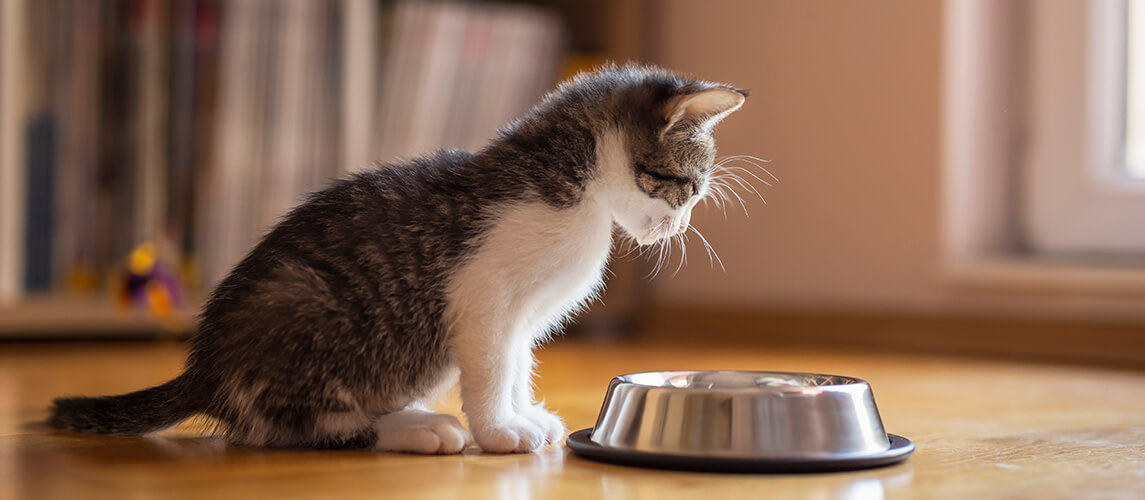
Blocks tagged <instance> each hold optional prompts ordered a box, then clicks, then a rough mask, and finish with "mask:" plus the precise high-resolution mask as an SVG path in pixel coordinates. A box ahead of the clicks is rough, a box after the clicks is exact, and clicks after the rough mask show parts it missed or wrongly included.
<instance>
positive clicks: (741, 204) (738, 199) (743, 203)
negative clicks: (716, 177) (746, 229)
mask: <svg viewBox="0 0 1145 500" xmlns="http://www.w3.org/2000/svg"><path fill="white" fill-rule="evenodd" d="M721 182H722V181H721ZM721 185H723V186H724V187H726V188H728V192H729V193H731V194H732V196H735V198H736V200H737V201H739V206H740V208H742V209H743V214H744V215H745V216H748V217H750V215H748V213H747V203H746V202H744V200H743V197H742V196H740V195H739V193H738V192H736V190H735V189H732V187H731V186H730V185H727V184H721Z"/></svg>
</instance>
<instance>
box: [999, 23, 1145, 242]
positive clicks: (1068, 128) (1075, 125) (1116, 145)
mask: <svg viewBox="0 0 1145 500" xmlns="http://www.w3.org/2000/svg"><path fill="white" fill-rule="evenodd" d="M1133 1H1141V0H1133ZM1029 14H1030V20H1031V24H1030V30H1029V36H1030V45H1029V51H1030V52H1029V55H1028V57H1029V59H1028V60H1029V79H1028V85H1029V89H1030V94H1029V101H1028V102H1029V114H1028V116H1029V125H1028V128H1027V130H1028V133H1029V135H1028V138H1027V141H1026V148H1025V152H1024V154H1023V155H1022V156H1023V157H1024V159H1025V161H1024V165H1023V167H1024V168H1023V175H1022V176H1021V180H1022V184H1023V186H1022V187H1023V192H1024V195H1025V200H1024V204H1023V206H1022V208H1023V209H1024V221H1023V222H1024V227H1025V229H1026V240H1027V241H1026V245H1027V246H1028V249H1029V250H1030V251H1031V252H1032V253H1035V254H1049V255H1062V254H1065V255H1093V254H1138V255H1139V254H1143V253H1145V181H1142V180H1139V179H1137V180H1135V179H1132V178H1131V177H1130V175H1129V172H1128V168H1127V167H1126V121H1125V118H1126V113H1125V110H1126V106H1127V102H1126V96H1127V93H1126V87H1127V86H1126V61H1127V58H1126V45H1127V44H1126V35H1127V29H1126V28H1127V22H1126V16H1127V1H1126V0H1085V1H1033V2H1030V3H1029Z"/></svg>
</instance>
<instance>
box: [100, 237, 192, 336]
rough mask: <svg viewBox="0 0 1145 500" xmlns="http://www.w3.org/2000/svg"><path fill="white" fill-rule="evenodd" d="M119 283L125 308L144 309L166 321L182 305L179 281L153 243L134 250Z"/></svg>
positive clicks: (119, 296)
mask: <svg viewBox="0 0 1145 500" xmlns="http://www.w3.org/2000/svg"><path fill="white" fill-rule="evenodd" d="M116 282H117V285H118V286H116V288H118V293H117V295H118V302H119V304H120V306H121V307H123V308H124V309H139V308H145V309H146V310H148V311H150V312H152V313H154V314H156V315H158V316H160V317H164V318H166V317H169V316H170V315H171V312H172V311H173V310H174V309H175V308H178V307H182V306H183V294H182V292H181V287H180V284H179V280H178V279H177V278H176V275H175V273H173V272H172V271H171V269H170V268H169V267H168V266H167V265H166V263H165V262H164V261H163V260H162V259H160V257H159V252H158V249H157V248H156V246H155V244H154V243H152V242H144V243H142V244H140V245H139V246H137V247H135V249H134V250H132V251H131V253H130V254H129V255H128V256H127V262H126V265H125V268H124V269H123V271H122V276H121V277H120V278H119V279H118V280H116Z"/></svg>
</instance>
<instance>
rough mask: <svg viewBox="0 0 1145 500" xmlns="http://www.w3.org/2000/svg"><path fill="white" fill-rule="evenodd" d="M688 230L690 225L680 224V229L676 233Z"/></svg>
mask: <svg viewBox="0 0 1145 500" xmlns="http://www.w3.org/2000/svg"><path fill="white" fill-rule="evenodd" d="M687 230H688V226H680V229H679V230H678V231H676V234H684V232H685V231H687Z"/></svg>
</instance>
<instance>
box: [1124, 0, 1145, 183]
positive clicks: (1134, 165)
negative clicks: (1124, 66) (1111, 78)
mask: <svg viewBox="0 0 1145 500" xmlns="http://www.w3.org/2000/svg"><path fill="white" fill-rule="evenodd" d="M1128 28H1129V29H1128V30H1126V31H1127V32H1128V33H1129V41H1128V42H1129V43H1128V49H1129V50H1128V51H1127V52H1128V63H1129V68H1128V71H1127V72H1126V74H1127V75H1128V78H1129V81H1128V82H1126V83H1127V85H1126V88H1127V89H1129V91H1128V92H1127V94H1128V95H1127V96H1126V98H1127V99H1126V100H1127V103H1126V110H1125V112H1126V117H1125V160H1126V167H1127V168H1128V169H1129V175H1130V177H1133V178H1134V179H1143V180H1145V0H1129V26H1128Z"/></svg>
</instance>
